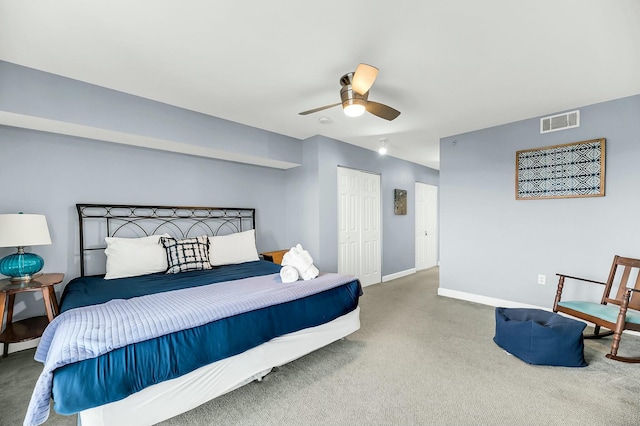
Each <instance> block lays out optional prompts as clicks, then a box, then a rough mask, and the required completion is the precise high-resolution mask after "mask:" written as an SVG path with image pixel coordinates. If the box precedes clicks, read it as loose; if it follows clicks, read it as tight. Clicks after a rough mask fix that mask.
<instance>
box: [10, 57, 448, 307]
mask: <svg viewBox="0 0 640 426" xmlns="http://www.w3.org/2000/svg"><path fill="white" fill-rule="evenodd" d="M0 93H1V94H2V96H0V111H7V112H11V113H19V114H25V115H32V116H36V117H44V118H49V119H55V120H60V121H65V122H70V123H77V124H82V125H88V126H96V127H100V128H104V129H108V130H117V131H121V132H129V133H134V134H139V135H144V136H151V137H156V138H160V139H170V140H175V141H178V142H185V143H190V144H200V143H201V144H204V145H206V146H209V147H213V148H216V149H224V150H229V151H233V150H236V152H240V153H244V154H250V155H255V156H260V157H263V158H270V159H276V160H281V161H287V162H292V163H297V164H301V165H302V166H300V167H296V168H293V169H289V170H280V169H272V168H267V167H259V166H251V165H246V164H240V163H232V162H227V161H220V160H212V159H208V158H202V157H196V156H190V155H185V154H176V153H170V152H165V151H160V150H154V149H146V148H138V147H133V146H127V145H120V144H113V143H109V142H100V141H95V140H89V139H83V138H77V137H70V136H64V135H58V134H51V133H45V132H38V131H32V130H25V129H19V128H14V127H8V126H1V125H0V161H1V162H2V165H3V167H1V168H0V191H1V192H0V193H2V194H3V195H2V201H0V214H1V213H13V212H17V211H24V212H26V213H41V214H44V215H46V217H47V221H48V224H49V228H50V231H51V237H52V240H53V244H52V245H50V246H39V247H32V248H29V250H31V251H33V252H36V253H38V254H40V255H42V256H43V257H44V259H45V269H44V271H45V272H64V273H65V274H66V279H65V282H66V281H68V280H69V279H71V278H73V277H74V276H77V274H78V273H79V265H78V236H77V227H78V224H77V215H76V211H75V204H76V203H118V204H120V203H122V204H142V205H144V204H162V205H172V204H173V205H203V206H212V205H213V206H223V207H224V206H230V207H238V206H239V207H252V208H256V210H257V224H256V226H257V244H258V250H260V251H266V250H276V249H280V248H288V247H291V246H292V245H294V244H296V243H298V242H300V243H302V244H303V245H304V246H305V248H307V249H309V251H310V252H311V253H312V255H313V256H314V257H315V258H316V263H317V264H318V267H319V268H320V269H321V270H325V271H335V270H336V268H337V181H336V167H337V166H338V165H342V166H346V167H352V168H357V169H362V170H368V171H372V172H376V173H381V174H382V190H383V199H382V200H383V274H392V273H395V272H400V271H404V270H407V269H410V268H412V267H413V263H414V251H413V244H414V241H413V220H414V219H413V208H412V206H413V204H412V202H413V201H412V194H413V184H414V182H415V181H420V182H426V183H434V184H437V181H438V172H437V171H436V170H432V169H428V168H426V167H423V166H419V165H417V164H414V163H409V162H406V161H402V160H398V159H394V158H391V157H384V158H380V157H379V156H378V154H377V153H375V152H372V151H369V150H365V149H362V148H358V147H355V146H352V145H348V144H344V143H341V142H338V141H335V140H331V139H327V138H325V137H321V136H317V137H313V138H310V139H308V140H305V141H300V140H297V139H294V138H290V137H287V136H283V135H278V134H275V133H272V132H267V131H263V130H260V129H255V128H252V127H247V126H243V125H241V124H238V123H233V122H229V121H226V120H221V119H218V118H216V117H210V116H206V115H203V114H199V113H195V112H192V111H187V110H184V109H181V108H176V107H173V106H169V105H165V104H162V103H159V102H154V101H151V100H148V99H142V98H138V97H135V96H131V95H127V94H124V93H120V92H115V91H112V90H108V89H105V88H101V87H97V86H93V85H89V84H86V83H82V82H79V81H75V80H71V79H67V78H62V77H59V76H55V75H51V74H47V73H43V72H40V71H36V70H32V69H29V68H24V67H19V66H17V65H13V64H9V63H7V62H2V61H0ZM396 187H397V188H406V189H408V190H409V206H410V209H409V214H408V215H407V216H397V217H396V216H394V215H393V213H392V212H393V193H392V190H393V188H396ZM13 251H14V250H13V249H9V248H0V256H5V255H7V254H9V253H12V252H13ZM61 289H62V286H59V287H58V288H57V290H58V291H60V290H61ZM41 313H42V301H41V297H39V296H38V295H37V294H36V293H30V294H20V295H18V296H17V303H16V318H17V319H20V318H24V317H28V316H31V315H40V314H41Z"/></svg>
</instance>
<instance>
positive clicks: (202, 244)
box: [160, 235, 211, 274]
mask: <svg viewBox="0 0 640 426" xmlns="http://www.w3.org/2000/svg"><path fill="white" fill-rule="evenodd" d="M160 242H161V243H162V245H163V246H164V248H165V250H166V253H167V262H168V264H169V269H167V274H177V273H178V272H186V271H196V270H199V269H211V264H210V263H209V244H208V239H207V236H206V235H203V236H200V237H196V238H186V239H184V240H176V239H174V238H164V237H163V238H160Z"/></svg>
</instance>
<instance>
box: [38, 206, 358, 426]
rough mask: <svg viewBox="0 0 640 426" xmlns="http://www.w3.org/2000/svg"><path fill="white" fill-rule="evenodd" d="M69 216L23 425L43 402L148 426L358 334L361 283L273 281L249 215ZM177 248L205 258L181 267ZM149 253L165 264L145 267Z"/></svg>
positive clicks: (343, 279) (85, 211)
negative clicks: (71, 230) (68, 271)
mask: <svg viewBox="0 0 640 426" xmlns="http://www.w3.org/2000/svg"><path fill="white" fill-rule="evenodd" d="M77 211H78V217H79V239H80V261H79V263H80V270H81V273H80V276H79V277H78V278H76V279H74V280H72V281H71V282H70V283H69V284H68V285H67V286H66V288H65V290H64V293H63V295H62V297H61V300H60V315H59V316H58V317H56V318H55V319H54V321H53V322H52V323H51V324H50V325H49V327H48V328H47V330H46V331H45V334H44V335H43V338H42V340H41V344H40V346H39V347H38V351H37V353H36V358H38V357H40V360H42V361H43V363H44V364H45V368H44V369H43V373H42V375H41V376H40V378H39V380H38V383H37V384H36V389H35V390H34V395H33V397H32V400H31V402H30V405H29V410H28V412H27V418H26V419H25V424H29V425H31V424H41V423H42V422H44V421H46V418H47V416H48V406H49V400H50V399H51V398H53V401H54V409H55V410H56V411H57V412H59V413H61V414H66V415H71V414H75V413H78V424H80V425H83V426H96V425H116V424H127V425H149V424H155V423H158V422H161V421H162V420H166V419H168V418H171V417H173V416H176V415H178V414H181V413H183V412H185V411H188V410H190V409H192V408H195V407H197V406H198V405H200V404H202V403H204V402H206V401H209V400H211V399H213V398H215V397H217V396H220V395H222V394H224V393H227V392H230V391H231V390H234V389H236V388H238V387H240V386H242V385H244V384H246V383H249V382H251V381H253V380H259V379H261V378H262V377H263V376H264V375H266V374H268V373H269V371H271V369H272V368H274V367H277V366H280V365H283V364H286V363H288V362H290V361H292V360H294V359H297V358H299V357H301V356H303V355H305V354H307V353H309V352H312V351H314V350H316V349H319V348H321V347H323V346H326V345H328V344H329V343H332V342H334V341H336V340H338V339H341V338H343V337H345V336H347V335H349V334H351V333H353V332H354V331H356V330H358V329H359V327H360V320H359V308H358V299H359V297H360V296H361V295H362V289H361V286H360V283H359V281H358V280H357V279H355V278H354V277H349V276H344V275H339V274H330V273H321V274H320V275H319V276H318V277H317V278H315V279H312V280H309V281H297V282H294V283H286V284H285V283H282V281H281V280H280V276H279V273H278V272H279V269H280V266H279V265H276V264H273V263H271V262H266V261H264V260H261V259H259V257H258V256H257V251H256V250H255V210H254V209H241V208H211V207H172V206H124V205H98V204H78V205H77ZM203 235H206V236H208V238H204V240H203V237H202V236H203ZM105 241H106V242H107V243H106V249H105ZM149 241H155V243H153V244H151V243H149ZM205 243H206V244H207V245H206V248H205V246H203V245H202V244H205ZM181 244H183V245H184V247H186V248H185V250H192V251H190V252H189V253H192V252H193V251H195V252H197V251H198V250H200V251H201V252H203V254H202V255H203V256H205V253H204V252H205V250H206V255H207V256H208V257H207V256H205V257H206V262H205V261H204V260H203V259H200V258H196V259H195V261H194V259H193V257H190V258H189V262H191V263H188V262H187V261H185V258H184V256H183V257H180V256H181V255H183V254H184V253H183V252H181V251H180V250H181V249H182V248H184V247H182V246H181ZM176 247H178V248H176ZM116 249H117V250H116ZM178 249H180V250H178ZM159 250H160V253H162V254H163V255H166V257H167V259H166V260H165V261H167V260H168V264H166V265H165V264H163V265H159V264H157V262H156V261H157V259H158V253H159ZM176 250H178V251H176ZM105 252H106V254H107V255H105ZM176 253H177V254H176ZM145 256H147V257H145ZM196 257H197V256H196ZM151 259H152V260H153V262H156V263H153V262H151ZM116 261H117V263H116ZM181 262H182V263H181ZM187 263H188V264H189V265H190V267H189V268H186V269H180V270H179V272H178V273H165V272H164V271H165V270H167V269H168V270H169V271H172V270H174V269H175V268H182V267H183V266H184V265H185V264H187ZM196 264H197V267H194V265H196ZM104 265H106V274H105V271H104V269H105V266H104ZM127 268H129V269H127ZM163 268H164V269H163ZM132 271H133V275H132ZM141 272H142V273H141ZM45 405H46V407H45ZM132 413H135V415H132Z"/></svg>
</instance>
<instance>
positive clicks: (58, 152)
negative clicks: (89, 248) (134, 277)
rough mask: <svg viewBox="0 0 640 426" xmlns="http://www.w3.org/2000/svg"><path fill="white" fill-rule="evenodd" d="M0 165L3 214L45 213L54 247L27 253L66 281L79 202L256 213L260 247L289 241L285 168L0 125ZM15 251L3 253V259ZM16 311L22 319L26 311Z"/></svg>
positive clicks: (73, 257)
mask: <svg viewBox="0 0 640 426" xmlns="http://www.w3.org/2000/svg"><path fill="white" fill-rule="evenodd" d="M0 161H1V162H2V165H3V166H2V168H0V193H1V194H2V201H1V202H0V213H17V212H18V211H24V212H25V213H39V214H44V215H45V216H46V217H47V222H48V225H49V230H50V232H51V238H52V245H50V246H39V247H31V248H29V250H31V251H33V252H35V253H38V254H40V255H41V256H43V258H44V259H45V268H44V271H45V272H64V273H65V274H66V278H67V279H71V278H73V277H74V276H77V275H78V274H79V264H78V252H79V248H78V236H77V228H78V221H77V214H76V211H75V204H76V203H116V204H141V205H147V204H152V205H153V204H155V205H158V204H159V205H196V206H220V207H250V208H256V209H257V212H256V228H257V245H258V250H259V251H267V250H274V249H277V248H280V247H283V246H284V247H286V245H287V244H288V242H287V241H286V239H285V235H286V232H287V229H288V228H287V224H286V212H285V211H283V209H282V208H281V205H280V204H281V202H282V201H281V200H283V199H285V194H283V192H282V191H281V190H280V188H283V187H284V186H285V185H286V176H285V172H284V171H283V170H279V169H271V168H266V167H258V166H251V165H244V164H238V163H231V162H227V161H220V160H212V159H206V158H199V157H194V156H189V155H183V154H174V153H168V152H163V151H156V150H150V149H145V148H137V147H130V146H124V145H115V144H111V143H106V142H97V141H92V140H86V139H81V138H71V137H67V136H61V135H54V134H49V133H41V132H35V131H31V130H22V129H17V128H12V127H4V126H0ZM14 251H15V249H9V248H0V257H2V256H5V255H7V254H10V253H12V252H14ZM60 287H61V286H60ZM59 290H61V288H58V291H59ZM36 296H37V295H36V293H30V294H28V295H26V296H25V295H23V294H20V295H18V299H17V300H18V301H20V300H23V299H24V300H31V301H32V300H34V297H36ZM38 300H40V298H39V297H38ZM27 305H31V307H32V308H34V303H27ZM16 308H17V309H16V311H17V312H16V313H17V315H18V318H19V317H21V316H22V315H21V311H22V309H24V306H20V307H18V306H16ZM34 309H35V310H34V311H33V314H35V313H36V312H39V311H41V302H37V303H35V308H34ZM27 316H28V315H27Z"/></svg>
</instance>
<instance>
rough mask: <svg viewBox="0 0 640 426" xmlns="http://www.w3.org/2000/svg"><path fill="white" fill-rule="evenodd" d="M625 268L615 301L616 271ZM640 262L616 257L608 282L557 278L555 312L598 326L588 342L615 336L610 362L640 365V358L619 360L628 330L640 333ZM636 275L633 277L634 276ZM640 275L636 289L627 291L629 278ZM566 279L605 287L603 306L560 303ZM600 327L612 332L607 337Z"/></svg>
mask: <svg viewBox="0 0 640 426" xmlns="http://www.w3.org/2000/svg"><path fill="white" fill-rule="evenodd" d="M619 266H620V267H624V270H623V271H622V274H621V277H620V281H619V284H618V291H617V293H616V297H615V298H613V299H612V298H611V297H610V296H611V292H612V289H613V288H614V280H615V279H616V271H617V270H618V267H619ZM639 271H640V259H632V258H629V257H620V256H615V257H614V258H613V264H612V265H611V271H610V272H609V278H608V279H607V281H606V282H604V283H603V282H599V281H592V280H587V279H584V278H577V277H572V276H569V275H564V274H556V275H558V276H559V277H560V279H559V281H558V290H557V292H556V299H555V302H554V304H553V311H554V312H564V313H565V314H568V315H571V316H574V317H576V318H580V319H582V320H585V321H588V322H591V323H593V324H595V329H594V332H593V334H590V335H585V336H584V338H585V339H598V338H601V337H605V336H611V335H612V334H613V341H612V342H611V351H610V352H609V353H608V354H607V358H610V359H614V360H616V361H622V362H640V357H634V358H630V357H623V356H618V347H619V346H620V339H621V338H622V332H623V331H624V330H633V331H640V294H638V293H640V274H638V272H639ZM632 273H633V275H632ZM636 274H637V277H636V280H635V285H634V286H633V287H627V282H628V281H629V276H635V275H636ZM566 278H569V279H572V280H578V281H583V282H588V283H595V284H600V285H603V286H604V291H603V293H602V299H601V300H600V303H594V302H584V301H560V298H561V297H562V288H563V286H564V281H565V279H566ZM600 327H604V328H606V329H608V331H605V332H604V333H601V332H600Z"/></svg>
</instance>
